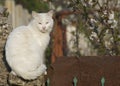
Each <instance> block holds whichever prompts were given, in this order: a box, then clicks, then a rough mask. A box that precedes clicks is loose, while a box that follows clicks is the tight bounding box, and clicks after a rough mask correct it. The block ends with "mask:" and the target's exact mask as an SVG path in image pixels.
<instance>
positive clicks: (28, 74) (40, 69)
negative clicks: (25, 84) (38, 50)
mask: <svg viewBox="0 0 120 86" xmlns="http://www.w3.org/2000/svg"><path fill="white" fill-rule="evenodd" d="M46 69H47V68H46V66H45V65H41V66H40V67H38V68H37V69H36V70H33V71H27V72H21V73H20V72H19V76H20V77H22V78H23V79H25V80H33V79H36V78H37V77H38V76H40V75H42V74H44V73H45V72H46Z"/></svg>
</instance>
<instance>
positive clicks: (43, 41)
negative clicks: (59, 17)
mask: <svg viewBox="0 0 120 86" xmlns="http://www.w3.org/2000/svg"><path fill="white" fill-rule="evenodd" d="M49 40H50V38H49V36H41V35H36V34H35V35H33V40H32V41H33V42H34V44H36V46H38V47H46V46H47V45H48V43H49Z"/></svg>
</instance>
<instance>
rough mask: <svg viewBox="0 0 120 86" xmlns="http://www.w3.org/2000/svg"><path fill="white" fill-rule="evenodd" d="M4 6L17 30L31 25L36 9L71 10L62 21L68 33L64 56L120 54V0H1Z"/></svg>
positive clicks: (37, 10) (13, 26) (40, 10)
mask: <svg viewBox="0 0 120 86" xmlns="http://www.w3.org/2000/svg"><path fill="white" fill-rule="evenodd" d="M0 6H1V7H5V8H7V12H8V13H9V16H8V20H9V23H10V24H11V25H12V28H13V29H14V28H16V27H18V26H20V25H27V24H28V23H29V21H30V20H31V18H32V16H31V13H32V11H36V12H47V11H49V10H51V9H53V10H55V12H56V13H57V12H60V11H62V10H66V11H71V12H73V13H71V14H68V15H65V16H64V13H63V14H61V15H62V19H61V20H60V21H61V23H62V25H61V26H62V27H64V29H65V33H66V35H65V39H63V40H66V41H65V43H66V46H63V47H64V50H63V54H64V56H96V55H102V56H116V55H120V27H119V26H120V24H119V23H120V9H119V7H120V0H114V1H113V0H64V1H62V0H1V1H0ZM63 16H64V17H63ZM56 20H57V19H56ZM52 41H54V39H53V40H52ZM50 49H51V48H49V49H48V50H47V52H48V53H47V54H46V55H48V56H50V55H51V54H50V53H51V51H52V50H50Z"/></svg>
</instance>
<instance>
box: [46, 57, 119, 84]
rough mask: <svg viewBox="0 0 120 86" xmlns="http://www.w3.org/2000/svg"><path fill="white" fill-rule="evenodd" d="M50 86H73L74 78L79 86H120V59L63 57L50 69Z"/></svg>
mask: <svg viewBox="0 0 120 86" xmlns="http://www.w3.org/2000/svg"><path fill="white" fill-rule="evenodd" d="M47 77H48V78H50V86H73V78H74V77H76V78H77V79H78V83H77V86H102V85H101V79H102V78H103V77H104V78H105V84H104V85H105V86H120V57H118V56H116V57H110V56H86V57H84V56H82V57H62V58H59V59H58V60H57V61H56V62H55V63H53V64H52V65H51V66H50V67H49V69H48V76H47Z"/></svg>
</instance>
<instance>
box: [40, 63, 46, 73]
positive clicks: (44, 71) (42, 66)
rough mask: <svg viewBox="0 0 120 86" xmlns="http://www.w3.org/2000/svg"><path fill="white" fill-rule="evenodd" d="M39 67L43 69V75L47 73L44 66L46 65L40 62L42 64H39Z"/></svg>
mask: <svg viewBox="0 0 120 86" xmlns="http://www.w3.org/2000/svg"><path fill="white" fill-rule="evenodd" d="M41 68H42V70H43V73H44V74H45V75H47V72H46V69H47V67H46V65H44V64H42V65H41Z"/></svg>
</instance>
